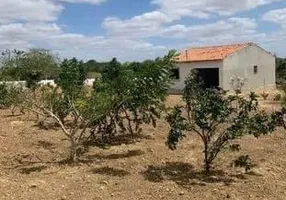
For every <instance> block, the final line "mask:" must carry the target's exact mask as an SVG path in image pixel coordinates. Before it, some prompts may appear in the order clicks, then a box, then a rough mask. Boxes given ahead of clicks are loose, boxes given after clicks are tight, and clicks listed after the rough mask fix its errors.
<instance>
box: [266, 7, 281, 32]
mask: <svg viewBox="0 0 286 200" xmlns="http://www.w3.org/2000/svg"><path fill="white" fill-rule="evenodd" d="M262 19H263V20H265V21H269V22H273V23H276V24H280V25H282V26H283V27H284V28H286V8H282V9H277V10H271V11H269V12H267V13H265V14H264V15H263V17H262Z"/></svg>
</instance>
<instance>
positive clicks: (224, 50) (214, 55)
mask: <svg viewBox="0 0 286 200" xmlns="http://www.w3.org/2000/svg"><path fill="white" fill-rule="evenodd" d="M251 44H252V43H244V44H231V45H222V46H209V47H196V48H191V49H188V50H185V51H183V52H181V53H180V55H179V56H177V57H176V58H175V59H176V62H199V61H214V60H223V59H224V58H225V57H227V56H228V55H230V54H233V53H234V52H236V51H238V50H241V49H243V48H245V47H247V46H250V45H251Z"/></svg>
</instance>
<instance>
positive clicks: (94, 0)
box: [58, 0, 107, 5]
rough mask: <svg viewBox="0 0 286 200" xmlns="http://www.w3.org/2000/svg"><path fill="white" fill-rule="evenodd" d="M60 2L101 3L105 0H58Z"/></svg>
mask: <svg viewBox="0 0 286 200" xmlns="http://www.w3.org/2000/svg"><path fill="white" fill-rule="evenodd" d="M58 1H62V2H67V3H89V4H95V5H98V4H101V3H103V2H105V1H107V0H58Z"/></svg>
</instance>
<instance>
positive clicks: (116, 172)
mask: <svg viewBox="0 0 286 200" xmlns="http://www.w3.org/2000/svg"><path fill="white" fill-rule="evenodd" d="M91 172H92V173H93V174H101V175H107V176H118V177H124V176H127V175H130V173H129V172H127V171H125V170H122V169H116V168H112V167H101V168H96V169H92V170H91Z"/></svg>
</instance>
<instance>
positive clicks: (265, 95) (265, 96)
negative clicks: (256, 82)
mask: <svg viewBox="0 0 286 200" xmlns="http://www.w3.org/2000/svg"><path fill="white" fill-rule="evenodd" d="M260 96H261V97H262V98H263V100H267V98H268V96H269V94H268V93H266V92H263V93H261V95H260Z"/></svg>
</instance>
